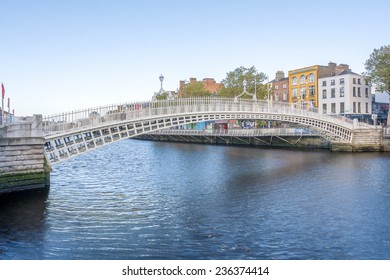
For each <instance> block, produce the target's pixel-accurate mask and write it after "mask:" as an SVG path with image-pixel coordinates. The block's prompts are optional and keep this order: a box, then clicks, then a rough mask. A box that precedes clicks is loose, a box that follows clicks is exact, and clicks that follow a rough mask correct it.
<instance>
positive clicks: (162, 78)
mask: <svg viewBox="0 0 390 280" xmlns="http://www.w3.org/2000/svg"><path fill="white" fill-rule="evenodd" d="M159 79H160V83H161V88H160V94H161V93H163V92H164V90H163V81H164V76H163V74H161V75H160V77H159Z"/></svg>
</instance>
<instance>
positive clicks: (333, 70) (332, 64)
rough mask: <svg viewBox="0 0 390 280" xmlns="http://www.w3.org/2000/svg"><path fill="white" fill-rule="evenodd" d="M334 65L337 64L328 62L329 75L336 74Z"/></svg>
mask: <svg viewBox="0 0 390 280" xmlns="http://www.w3.org/2000/svg"><path fill="white" fill-rule="evenodd" d="M336 66H337V64H336V63H334V62H329V63H328V67H329V68H330V75H331V76H334V75H335V74H336Z"/></svg>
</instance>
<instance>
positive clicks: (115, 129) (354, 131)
mask: <svg viewBox="0 0 390 280" xmlns="http://www.w3.org/2000/svg"><path fill="white" fill-rule="evenodd" d="M230 119H246V120H249V119H252V120H270V121H274V120H275V121H281V122H288V123H294V124H299V125H302V126H305V127H310V128H312V129H314V130H316V131H318V133H319V135H320V136H322V137H323V138H325V139H326V140H328V141H329V142H330V143H331V144H333V145H334V146H341V147H350V146H353V145H354V146H359V145H360V146H367V145H368V146H370V147H373V150H377V149H380V145H381V139H382V129H381V128H378V127H375V126H371V125H367V124H364V123H359V122H358V121H357V120H354V121H352V120H350V119H348V118H345V117H343V116H339V115H324V114H320V113H318V112H317V111H316V109H314V108H312V109H309V110H306V109H300V108H294V107H292V106H291V104H286V103H276V102H269V101H268V102H267V101H258V100H249V99H239V100H237V99H233V98H216V97H202V98H179V99H172V100H156V101H146V102H134V103H122V104H116V105H109V106H103V107H95V108H89V109H85V110H79V111H72V112H67V113H62V114H56V115H51V116H46V117H44V118H43V122H42V128H43V132H44V139H45V144H44V147H45V148H44V150H45V154H46V157H47V159H48V161H49V162H50V163H51V164H55V163H58V162H61V161H63V160H66V159H68V158H71V157H74V156H77V155H79V154H82V153H84V152H87V151H90V150H93V149H96V148H98V147H101V146H103V145H107V144H110V143H113V142H116V141H119V140H122V139H128V138H132V137H136V136H139V135H141V134H145V133H151V132H153V131H159V130H162V129H167V128H171V127H176V126H180V125H186V124H191V123H197V122H204V121H213V120H230ZM378 147H379V148H378Z"/></svg>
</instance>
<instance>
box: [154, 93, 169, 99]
mask: <svg viewBox="0 0 390 280" xmlns="http://www.w3.org/2000/svg"><path fill="white" fill-rule="evenodd" d="M156 99H157V100H164V99H168V92H163V93H160V94H157V95H156Z"/></svg>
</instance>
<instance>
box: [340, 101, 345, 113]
mask: <svg viewBox="0 0 390 280" xmlns="http://www.w3.org/2000/svg"><path fill="white" fill-rule="evenodd" d="M344 111H345V109H344V102H340V114H343V113H344Z"/></svg>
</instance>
